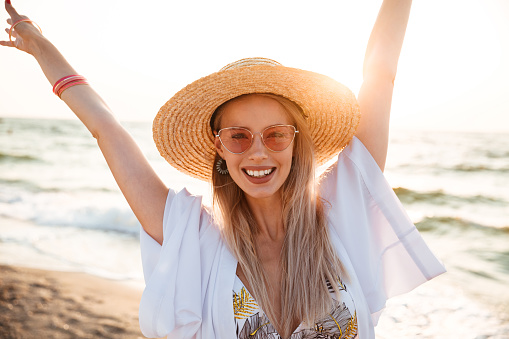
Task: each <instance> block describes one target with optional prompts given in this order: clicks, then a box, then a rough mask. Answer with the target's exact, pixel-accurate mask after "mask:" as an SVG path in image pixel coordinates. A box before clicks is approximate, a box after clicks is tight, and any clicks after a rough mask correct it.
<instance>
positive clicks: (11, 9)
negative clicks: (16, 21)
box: [5, 0, 19, 18]
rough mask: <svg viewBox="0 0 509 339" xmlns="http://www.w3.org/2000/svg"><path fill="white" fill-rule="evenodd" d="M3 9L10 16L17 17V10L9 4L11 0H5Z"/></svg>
mask: <svg viewBox="0 0 509 339" xmlns="http://www.w3.org/2000/svg"><path fill="white" fill-rule="evenodd" d="M5 10H6V11H7V13H9V15H10V16H11V18H14V17H19V14H18V12H16V10H15V9H14V7H12V5H11V1H10V0H6V1H5Z"/></svg>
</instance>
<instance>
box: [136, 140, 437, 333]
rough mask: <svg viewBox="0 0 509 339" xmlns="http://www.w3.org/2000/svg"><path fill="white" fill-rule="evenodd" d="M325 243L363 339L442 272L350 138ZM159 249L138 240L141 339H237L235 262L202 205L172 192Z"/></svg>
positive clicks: (332, 178) (330, 197)
mask: <svg viewBox="0 0 509 339" xmlns="http://www.w3.org/2000/svg"><path fill="white" fill-rule="evenodd" d="M320 190H321V195H322V197H323V198H325V199H326V200H327V201H328V202H329V203H330V204H331V208H330V210H328V221H329V226H330V227H329V233H330V237H331V241H332V244H333V245H334V247H335V249H336V253H337V255H338V256H339V258H340V260H341V261H342V262H343V264H344V265H345V268H346V269H347V271H348V273H349V275H350V281H349V283H348V284H349V286H350V293H351V294H352V297H353V300H354V302H355V306H356V310H357V321H358V326H359V327H358V335H359V338H360V339H374V338H375V335H374V325H376V322H377V321H378V317H379V315H380V313H381V312H380V311H381V310H382V309H383V308H384V306H385V302H386V300H387V299H388V298H390V297H393V296H395V295H398V294H401V293H405V292H408V291H410V290H412V289H413V288H415V287H417V286H418V285H420V284H422V283H424V282H425V281H427V280H430V279H432V278H433V277H435V276H437V275H439V274H441V273H443V272H445V268H444V266H443V265H442V263H441V262H440V261H439V260H438V259H437V258H436V257H435V256H434V255H433V253H432V252H431V251H430V250H429V248H428V247H427V245H426V244H425V243H424V240H423V239H422V238H421V236H420V234H419V233H418V231H417V229H416V228H415V226H414V225H413V223H412V222H411V221H410V219H409V218H408V216H407V214H406V213H405V211H404V209H403V207H402V205H401V203H400V202H399V200H398V198H397V197H396V195H395V194H394V191H393V190H392V188H391V186H390V185H389V184H388V183H387V181H386V180H385V178H384V176H383V173H382V171H381V170H380V168H379V167H378V165H377V164H376V162H375V160H374V159H373V158H372V156H371V154H370V153H369V152H368V150H367V149H366V148H365V147H364V145H363V144H362V142H361V141H360V140H359V139H357V138H355V137H354V138H353V140H352V141H351V142H350V144H349V145H348V146H347V147H346V148H345V149H344V150H343V151H342V152H341V153H340V155H339V157H338V161H337V163H336V164H335V165H334V166H333V167H332V168H331V169H330V171H329V172H328V173H327V175H326V177H325V178H324V179H323V181H322V183H321V186H320ZM163 239H164V240H163V244H162V246H160V245H159V244H158V243H157V242H156V241H155V240H154V239H152V238H151V237H150V236H149V235H148V234H147V233H145V232H144V231H143V229H142V230H141V235H140V245H141V252H142V263H143V273H144V276H145V282H146V287H145V291H144V292H143V296H142V299H141V303H140V313H139V315H140V327H141V330H142V332H143V334H144V335H145V336H147V337H163V336H168V338H179V339H181V338H204V339H205V338H206V339H209V338H211V339H212V338H218V339H219V338H220V339H230V338H231V339H234V338H235V325H234V314H233V304H232V289H233V285H234V281H235V274H236V268H237V260H236V259H235V258H234V257H233V256H232V254H231V253H230V251H229V250H228V248H227V246H226V244H225V243H224V242H223V240H222V239H221V236H220V233H219V230H218V228H217V226H216V225H214V224H213V221H212V218H211V216H210V214H209V212H208V211H207V210H206V209H204V208H203V206H202V204H201V198H200V197H197V196H193V195H191V194H189V193H188V192H187V190H185V189H184V190H182V191H180V192H178V193H176V192H174V191H172V190H170V192H169V193H168V198H167V202H166V207H165V211H164V220H163Z"/></svg>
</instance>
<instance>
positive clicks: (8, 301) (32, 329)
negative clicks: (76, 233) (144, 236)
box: [0, 264, 145, 339]
mask: <svg viewBox="0 0 509 339" xmlns="http://www.w3.org/2000/svg"><path fill="white" fill-rule="evenodd" d="M0 272H2V273H1V274H0V337H1V338H5V339H9V338H13V339H14V338H34V337H39V338H145V337H144V336H143V335H142V334H141V331H140V329H139V323H138V307H139V302H140V298H141V294H142V292H143V290H142V289H140V288H139V287H138V286H135V285H134V284H131V283H128V282H123V281H116V280H110V279H106V278H101V277H98V276H94V275H91V274H87V273H80V272H60V271H50V270H41V269H35V268H27V267H20V266H11V265H4V264H2V265H0Z"/></svg>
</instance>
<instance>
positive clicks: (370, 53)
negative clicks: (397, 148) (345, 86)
mask: <svg viewBox="0 0 509 339" xmlns="http://www.w3.org/2000/svg"><path fill="white" fill-rule="evenodd" d="M411 5H412V1H411V0H384V2H383V3H382V6H381V8H380V12H379V13H378V17H377V19H376V22H375V26H374V27H373V31H372V32H371V36H370V37H369V42H368V47H367V49H366V55H365V57H364V68H363V83H362V86H361V89H360V91H359V95H358V100H359V105H360V108H361V113H362V117H361V121H360V124H359V127H358V129H357V132H356V136H357V137H358V138H359V139H360V140H361V141H362V143H363V144H364V145H365V146H366V148H367V149H368V150H369V152H370V153H371V155H372V156H373V158H374V159H375V161H376V162H377V164H378V166H379V167H380V169H382V171H383V170H384V167H385V159H386V157H387V146H388V143H389V117H390V111H391V101H392V91H393V88H394V79H395V77H396V70H397V67H398V59H399V55H400V52H401V46H402V45H403V38H404V37H405V31H406V26H407V22H408V16H409V14H410V7H411Z"/></svg>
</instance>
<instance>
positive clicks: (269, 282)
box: [1, 0, 444, 338]
mask: <svg viewBox="0 0 509 339" xmlns="http://www.w3.org/2000/svg"><path fill="white" fill-rule="evenodd" d="M410 4H411V1H409V0H385V1H384V3H383V4H382V8H381V10H380V13H379V16H378V18H377V21H376V24H375V27H374V29H373V32H372V35H371V38H370V41H369V44H368V49H367V52H366V59H365V64H364V82H363V86H362V88H361V91H360V93H359V96H358V101H357V100H356V99H355V96H354V95H353V94H352V93H351V92H350V91H349V90H348V89H347V88H345V87H344V86H343V85H341V84H339V83H337V82H336V81H334V80H332V79H330V78H327V77H325V76H323V75H320V74H316V73H312V72H307V71H302V70H299V69H293V68H288V67H284V66H282V65H280V64H279V63H277V62H275V61H273V60H269V59H264V58H250V59H243V60H239V61H237V62H234V63H232V64H229V65H228V66H226V67H224V68H223V69H222V70H220V71H219V72H217V73H213V74H211V75H209V76H207V77H204V78H202V79H199V80H197V81H195V82H193V83H192V84H190V85H188V86H187V87H186V88H184V89H182V90H181V91H180V92H178V93H177V94H176V95H175V96H174V97H172V98H171V99H170V100H169V101H168V102H167V103H166V104H165V105H164V106H163V107H162V108H161V109H160V111H159V113H158V114H157V116H156V118H155V120H154V140H155V142H156V145H157V147H158V149H159V151H160V153H161V155H162V156H164V157H165V158H166V160H168V162H169V163H170V164H171V165H172V166H174V167H176V168H177V169H179V170H180V171H182V172H184V173H186V174H189V175H191V176H193V177H195V178H198V179H202V180H207V181H208V180H211V181H212V183H213V188H214V206H215V208H216V210H215V211H214V212H212V211H209V210H207V209H205V208H204V207H203V206H202V204H201V199H200V198H199V197H196V196H192V195H190V194H189V193H188V192H187V191H186V190H183V191H181V192H178V193H177V192H175V191H173V190H171V189H168V188H167V187H166V186H165V185H164V184H163V183H162V182H161V180H160V179H159V178H158V177H157V175H156V174H155V173H154V171H153V170H152V168H151V167H150V166H149V164H148V162H147V161H146V159H145V158H144V156H143V155H142V153H141V152H140V150H139V149H138V147H137V146H136V144H135V143H134V141H133V140H132V138H131V137H130V136H129V134H128V133H127V132H126V131H125V130H124V129H123V128H122V127H121V126H120V125H119V123H118V122H117V121H116V120H115V119H114V118H113V115H112V114H111V112H110V110H109V108H108V107H107V106H106V104H105V103H104V102H103V101H102V100H101V98H100V97H99V96H98V95H97V94H96V93H95V92H94V91H93V90H92V89H91V87H90V86H88V84H87V83H86V80H85V79H84V78H83V77H81V76H78V75H76V72H75V71H74V70H73V68H72V67H71V66H70V65H69V64H68V63H67V61H66V60H65V59H64V58H63V57H62V55H61V54H60V53H59V52H58V50H57V49H56V48H55V47H54V46H53V45H52V44H51V43H50V42H49V41H48V40H47V39H45V38H44V37H43V36H42V34H41V33H40V32H39V30H38V28H37V27H36V26H34V23H33V22H31V21H30V20H28V19H27V18H26V17H23V16H20V15H19V14H18V13H16V11H15V9H14V8H13V7H12V6H11V4H10V2H6V9H7V11H8V13H9V15H10V16H11V18H10V19H9V20H8V23H9V24H10V25H11V28H10V29H8V30H7V32H8V33H9V35H10V41H3V42H1V44H2V45H3V46H9V47H16V48H18V49H20V50H23V51H25V52H27V53H29V54H32V55H33V56H34V57H35V58H36V60H37V61H38V62H39V64H40V65H41V68H42V70H43V71H44V73H45V75H46V77H47V78H48V80H49V81H50V83H51V84H52V85H53V90H54V92H55V94H57V95H58V96H59V97H60V98H61V99H62V100H64V101H65V102H66V104H67V105H68V106H69V107H70V108H71V109H72V110H73V111H74V113H75V114H76V115H77V116H78V118H79V119H80V120H81V121H82V122H83V123H84V124H85V125H86V127H87V128H88V129H89V130H90V132H91V133H92V135H93V136H94V137H95V138H96V139H97V141H98V144H99V147H100V148H101V151H102V152H103V154H104V157H105V158H106V161H107V162H108V165H109V167H110V169H111V171H112V173H113V175H114V177H115V179H116V181H117V183H118V185H119V187H120V189H121V190H122V193H123V194H124V196H125V197H126V199H127V201H128V202H129V205H130V206H131V208H132V210H133V211H134V213H135V215H136V217H137V218H138V220H139V221H140V223H141V225H142V226H143V229H142V230H141V238H140V241H141V247H142V259H143V268H144V274H145V280H146V285H147V286H146V288H145V291H144V294H143V297H142V301H141V304H140V325H141V328H142V331H143V333H144V334H145V335H147V336H166V335H167V336H168V337H171V338H280V337H281V338H374V325H376V322H377V320H378V316H379V315H380V312H381V310H382V309H383V308H384V305H385V301H386V300H387V299H388V298H389V297H391V296H393V295H396V294H400V293H404V292H406V291H409V290H410V289H412V288H414V287H416V286H417V285H419V284H421V283H423V282H424V281H426V280H429V279H431V278H433V277H434V276H436V275H438V274H440V273H442V272H443V271H444V269H443V266H442V265H441V264H440V263H439V262H438V260H437V259H436V258H435V257H434V256H433V254H432V253H431V252H430V251H429V249H428V248H427V246H426V245H425V243H424V242H423V240H422V238H421V237H420V235H419V234H418V232H417V230H416V229H415V226H414V225H413V224H412V223H411V222H410V220H409V219H408V217H407V216H406V214H405V212H404V211H403V209H402V207H401V204H400V203H399V201H398V200H397V198H396V196H395V195H394V193H393V192H392V190H391V187H390V186H389V185H388V184H387V183H386V181H385V179H384V177H383V174H382V171H383V168H384V164H385V158H386V153H387V144H388V122H389V111H390V104H391V97H392V89H393V80H394V77H395V73H396V66H397V61H398V58H399V53H400V49H401V45H402V42H403V37H404V32H405V28H406V23H407V20H408V15H409V11H410ZM23 19H25V21H23ZM20 20H21V21H20ZM11 36H12V37H13V38H14V39H15V40H12V39H11ZM360 112H362V119H360ZM338 153H339V158H338V159H337V162H336V163H335V164H334V165H333V166H332V167H331V168H330V169H329V170H328V171H327V172H326V173H325V174H324V175H323V176H322V177H321V178H320V180H319V181H317V180H315V167H316V165H320V164H323V163H325V162H327V161H328V160H331V159H332V158H334V157H335V156H337V154H338Z"/></svg>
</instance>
